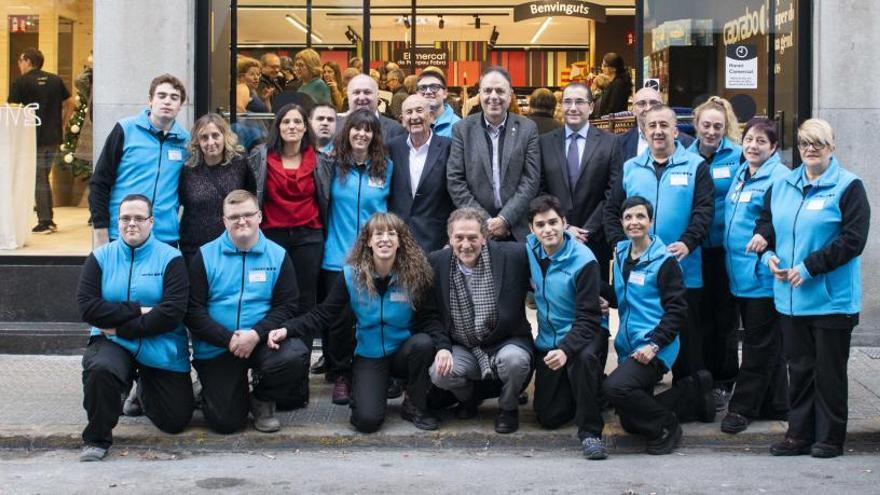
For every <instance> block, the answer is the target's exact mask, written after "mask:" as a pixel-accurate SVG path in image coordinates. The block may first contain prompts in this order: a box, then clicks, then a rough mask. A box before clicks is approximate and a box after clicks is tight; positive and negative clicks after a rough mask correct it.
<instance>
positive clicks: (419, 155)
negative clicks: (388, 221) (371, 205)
mask: <svg viewBox="0 0 880 495" xmlns="http://www.w3.org/2000/svg"><path fill="white" fill-rule="evenodd" d="M401 118H402V119H403V126H404V128H406V130H407V131H408V132H409V134H408V135H403V136H397V137H396V138H394V139H393V140H392V141H391V142H390V143H388V150H389V153H390V155H391V161H392V162H393V163H394V171H393V172H392V175H391V196H390V197H389V198H388V210H389V211H391V212H392V213H395V214H397V215H398V216H400V218H402V219H403V220H404V221H405V222H406V224H407V225H409V227H410V229H412V232H413V235H415V238H416V241H418V243H419V245H420V246H421V247H422V249H423V250H424V251H425V253H430V252H431V251H436V250H438V249H441V248H443V246H445V245H446V241H447V239H448V237H447V235H446V219H447V218H449V214H450V213H451V212H452V199H451V198H450V197H449V192H447V190H446V161H447V160H448V159H449V147H450V144H451V143H452V140H451V139H449V138H445V137H441V136H436V135H434V133H433V132H432V131H431V124H433V123H434V115H433V114H432V113H431V104H430V102H428V100H427V99H426V98H425V97H424V96H421V95H418V94H415V95H411V96H409V97H407V98H406V99H405V100H404V101H403V104H402V105H401Z"/></svg>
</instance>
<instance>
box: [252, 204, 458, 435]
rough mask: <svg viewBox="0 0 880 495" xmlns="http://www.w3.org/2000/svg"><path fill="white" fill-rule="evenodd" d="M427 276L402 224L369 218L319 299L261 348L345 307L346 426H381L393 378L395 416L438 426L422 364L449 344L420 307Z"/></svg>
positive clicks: (310, 330)
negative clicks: (351, 345)
mask: <svg viewBox="0 0 880 495" xmlns="http://www.w3.org/2000/svg"><path fill="white" fill-rule="evenodd" d="M432 274H433V272H432V271H431V267H430V265H428V261H427V260H426V259H425V255H424V254H423V253H422V249H421V248H420V247H419V244H418V243H417V242H416V240H415V237H414V236H413V234H412V232H410V230H409V227H407V226H406V224H405V223H404V222H403V220H401V219H400V217H398V216H397V215H394V214H393V213H376V214H374V215H373V216H372V217H371V218H370V219H369V220H368V221H367V223H366V225H365V226H364V228H363V230H361V232H360V234H358V238H357V241H356V242H355V244H354V246H353V247H352V250H351V254H350V255H349V257H348V260H347V261H346V264H345V267H344V268H343V274H342V276H340V277H339V278H338V279H337V281H336V285H334V286H333V289H332V291H331V292H330V294H329V295H328V296H327V299H325V300H324V302H323V303H321V304H320V305H319V306H317V307H316V308H315V309H313V310H312V311H310V312H308V313H307V314H305V315H303V316H301V317H299V318H295V319H291V320H288V321H286V322H284V323H283V324H281V325H280V328H276V329H275V330H272V331H271V332H270V333H269V346H270V347H275V346H278V345H283V344H284V343H285V342H286V341H287V339H288V338H289V337H290V336H291V335H300V334H315V333H317V332H318V331H320V330H321V329H322V328H323V327H326V326H327V325H329V324H330V322H331V321H332V320H333V319H334V318H336V317H337V316H338V315H339V314H340V313H341V312H342V311H343V309H344V308H346V307H348V308H350V310H351V311H352V312H353V313H354V315H355V318H356V321H357V328H356V330H355V333H354V337H355V339H356V341H357V345H356V347H355V349H354V364H353V366H352V377H353V383H352V390H351V401H350V406H351V418H350V421H351V424H352V425H354V427H355V428H357V430H358V431H361V432H364V433H372V432H375V431H377V430H378V429H379V428H380V427H381V426H382V423H383V422H384V420H385V409H386V402H387V393H388V384H389V380H390V379H391V377H397V378H401V379H405V380H406V396H405V398H404V400H403V404H402V405H401V410H400V416H401V418H403V419H404V420H406V421H410V422H412V423H413V425H415V427H416V428H419V429H422V430H436V429H437V428H438V427H439V424H440V422H439V420H438V419H437V417H435V416H434V415H433V414H432V413H431V412H430V411H429V410H428V408H427V393H428V386H429V385H430V380H429V377H428V367H430V366H431V363H432V362H434V360H435V352H434V351H435V349H438V348H439V349H441V350H443V349H445V350H447V351H448V350H449V349H450V348H451V343H450V342H449V338H448V337H447V335H446V333H445V332H444V331H443V328H442V326H441V325H440V324H439V323H438V322H439V320H438V317H437V315H436V313H435V312H433V311H432V310H431V307H430V306H428V305H426V304H425V300H426V298H427V297H428V291H429V290H430V288H431V283H432V280H431V279H432ZM438 354H439V353H438Z"/></svg>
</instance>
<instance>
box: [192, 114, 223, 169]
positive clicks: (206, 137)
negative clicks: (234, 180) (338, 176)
mask: <svg viewBox="0 0 880 495" xmlns="http://www.w3.org/2000/svg"><path fill="white" fill-rule="evenodd" d="M198 138H199V149H201V150H202V156H204V157H205V161H206V162H207V163H212V164H216V163H220V162H221V161H222V160H223V152H224V151H225V147H224V139H223V133H222V132H220V129H218V128H217V126H216V125H215V124H213V123H208V124H207V125H206V126H205V127H202V130H201V131H199V136H198Z"/></svg>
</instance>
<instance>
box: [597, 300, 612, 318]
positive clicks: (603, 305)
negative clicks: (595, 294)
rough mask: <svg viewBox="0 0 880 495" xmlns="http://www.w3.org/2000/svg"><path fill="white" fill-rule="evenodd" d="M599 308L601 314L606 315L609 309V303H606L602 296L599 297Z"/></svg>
mask: <svg viewBox="0 0 880 495" xmlns="http://www.w3.org/2000/svg"><path fill="white" fill-rule="evenodd" d="M599 310H600V311H602V314H603V315H607V314H608V313H609V312H610V310H611V305H610V304H608V301H606V300H605V298H604V297H599Z"/></svg>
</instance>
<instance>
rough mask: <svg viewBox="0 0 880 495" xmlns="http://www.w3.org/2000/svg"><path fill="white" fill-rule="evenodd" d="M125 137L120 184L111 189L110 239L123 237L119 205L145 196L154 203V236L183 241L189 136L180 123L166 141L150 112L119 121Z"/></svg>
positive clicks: (117, 178) (118, 175)
mask: <svg viewBox="0 0 880 495" xmlns="http://www.w3.org/2000/svg"><path fill="white" fill-rule="evenodd" d="M119 125H120V126H121V127H122V131H123V133H124V135H125V144H124V145H123V151H122V159H121V160H120V162H119V166H118V168H117V170H116V182H115V183H114V184H113V187H112V188H111V189H110V204H109V206H110V225H109V235H110V239H116V238H117V237H118V236H119V226H118V225H117V223H116V217H118V216H119V204H120V203H121V202H122V198H124V197H126V196H128V195H129V194H143V195H144V196H146V197H148V198H150V201H151V202H152V203H153V218H155V220H156V222H155V227H153V235H154V236H155V237H156V239H158V240H160V241H162V242H176V241H177V240H178V239H180V234H179V227H180V225H179V221H178V210H179V209H180V201H179V198H178V197H177V185H178V182H179V181H180V172H181V171H182V170H183V164H184V162H186V159H187V158H188V156H189V153H188V152H187V151H186V145H187V143H188V142H189V133H188V132H186V129H184V128H183V127H181V126H180V125H179V124H178V123H177V122H175V123H174V125H172V126H171V130H170V131H169V132H168V135H167V137H166V138H165V141H164V142H163V141H160V140H159V137H158V133H159V131H158V130H157V129H156V128H155V127H153V125H152V124H151V123H150V111H149V109H147V110H144V111H143V112H141V113H139V114H138V115H135V116H133V117H128V118H125V119H122V120H120V121H119Z"/></svg>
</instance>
